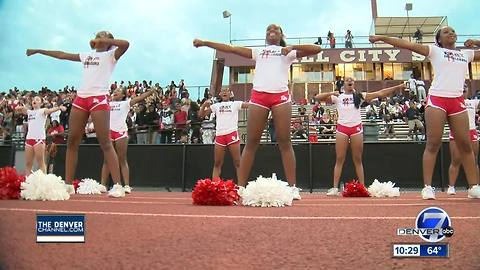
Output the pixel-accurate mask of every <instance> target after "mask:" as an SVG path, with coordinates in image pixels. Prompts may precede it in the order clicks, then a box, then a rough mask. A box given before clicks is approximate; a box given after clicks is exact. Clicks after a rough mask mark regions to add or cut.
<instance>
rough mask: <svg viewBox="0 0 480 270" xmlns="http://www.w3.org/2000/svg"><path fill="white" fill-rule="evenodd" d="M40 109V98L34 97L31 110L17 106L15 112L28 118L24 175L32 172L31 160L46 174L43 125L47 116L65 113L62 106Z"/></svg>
mask: <svg viewBox="0 0 480 270" xmlns="http://www.w3.org/2000/svg"><path fill="white" fill-rule="evenodd" d="M41 107H42V98H40V96H35V97H34V98H33V100H32V109H31V110H29V109H27V108H26V107H23V106H17V107H16V108H15V111H17V112H19V113H22V114H26V115H27V116H28V132H27V137H26V140H25V175H27V176H28V175H30V173H31V172H32V166H33V159H34V158H35V160H36V161H37V165H38V168H39V169H40V170H42V171H43V173H46V172H47V169H46V165H45V138H46V134H45V131H46V130H45V123H46V121H47V117H48V115H49V114H51V113H53V112H56V111H58V110H62V111H65V110H66V108H65V107H64V106H59V107H53V108H51V109H45V108H41Z"/></svg>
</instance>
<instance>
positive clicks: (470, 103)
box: [448, 99, 480, 141]
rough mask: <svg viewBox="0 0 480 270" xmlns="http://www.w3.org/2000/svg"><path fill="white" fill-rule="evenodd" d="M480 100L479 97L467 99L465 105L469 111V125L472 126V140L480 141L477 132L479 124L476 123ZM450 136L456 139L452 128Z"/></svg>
mask: <svg viewBox="0 0 480 270" xmlns="http://www.w3.org/2000/svg"><path fill="white" fill-rule="evenodd" d="M479 103H480V100H478V99H467V100H465V105H466V107H467V113H468V126H469V128H470V140H472V141H478V133H477V124H476V123H475V113H476V111H477V107H478V104H479ZM448 138H449V139H450V140H451V141H452V140H455V136H454V135H453V132H452V131H451V130H450V134H449V135H448Z"/></svg>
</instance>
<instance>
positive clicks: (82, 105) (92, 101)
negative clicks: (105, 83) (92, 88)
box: [73, 95, 110, 112]
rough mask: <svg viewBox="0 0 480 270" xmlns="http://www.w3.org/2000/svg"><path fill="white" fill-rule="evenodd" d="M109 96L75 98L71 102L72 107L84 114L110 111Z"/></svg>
mask: <svg viewBox="0 0 480 270" xmlns="http://www.w3.org/2000/svg"><path fill="white" fill-rule="evenodd" d="M109 101H110V96H109V95H101V96H92V97H85V98H83V97H79V96H77V97H76V98H75V100H74V101H73V106H74V107H76V108H78V109H80V110H82V111H86V112H93V111H110V105H109V104H108V102H109Z"/></svg>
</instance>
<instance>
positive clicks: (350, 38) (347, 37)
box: [345, 30, 353, 48]
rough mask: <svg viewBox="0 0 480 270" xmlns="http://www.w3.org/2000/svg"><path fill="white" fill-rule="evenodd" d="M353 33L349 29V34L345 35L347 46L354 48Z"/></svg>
mask: <svg viewBox="0 0 480 270" xmlns="http://www.w3.org/2000/svg"><path fill="white" fill-rule="evenodd" d="M352 41H353V35H352V32H350V30H347V34H346V35H345V48H353V43H352Z"/></svg>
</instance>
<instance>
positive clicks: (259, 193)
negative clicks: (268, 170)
mask: <svg viewBox="0 0 480 270" xmlns="http://www.w3.org/2000/svg"><path fill="white" fill-rule="evenodd" d="M239 193H240V197H241V202H242V204H243V205H248V206H260V207H283V206H291V205H292V201H293V193H292V188H291V187H290V186H288V183H287V182H284V181H280V180H278V179H277V176H276V175H275V173H273V174H272V177H269V178H265V177H263V176H261V175H260V176H259V177H258V178H257V180H255V181H251V182H249V183H248V185H247V187H246V188H245V189H241V190H240V191H239Z"/></svg>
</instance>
